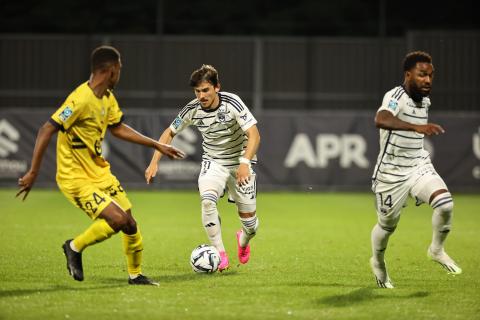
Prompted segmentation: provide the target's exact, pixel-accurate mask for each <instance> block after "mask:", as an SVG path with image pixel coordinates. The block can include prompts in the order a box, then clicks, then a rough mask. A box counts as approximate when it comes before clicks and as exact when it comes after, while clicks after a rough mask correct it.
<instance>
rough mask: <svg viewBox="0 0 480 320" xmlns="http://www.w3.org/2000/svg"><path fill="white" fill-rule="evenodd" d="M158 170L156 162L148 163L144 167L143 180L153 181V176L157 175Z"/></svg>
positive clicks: (148, 182)
mask: <svg viewBox="0 0 480 320" xmlns="http://www.w3.org/2000/svg"><path fill="white" fill-rule="evenodd" d="M157 171H158V164H157V163H156V162H155V163H150V165H149V166H148V167H147V169H145V180H146V181H147V184H150V182H151V181H153V178H154V177H155V176H156V175H157Z"/></svg>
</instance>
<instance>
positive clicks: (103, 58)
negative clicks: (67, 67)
mask: <svg viewBox="0 0 480 320" xmlns="http://www.w3.org/2000/svg"><path fill="white" fill-rule="evenodd" d="M119 59H120V52H119V51H118V50H117V49H115V48H114V47H111V46H100V47H97V48H95V49H94V50H93V51H92V55H91V56H90V70H91V71H92V72H93V71H97V70H103V69H106V68H108V67H109V66H110V65H111V64H112V63H118V60H119Z"/></svg>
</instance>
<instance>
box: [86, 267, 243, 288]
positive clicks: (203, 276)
mask: <svg viewBox="0 0 480 320" xmlns="http://www.w3.org/2000/svg"><path fill="white" fill-rule="evenodd" d="M237 275H238V272H237V271H234V270H229V271H226V272H222V273H220V272H215V273H194V272H189V273H184V274H172V275H148V277H149V278H151V279H153V280H155V281H157V282H158V283H160V286H161V285H162V283H177V282H188V281H201V280H207V279H211V278H212V277H214V278H220V277H232V276H237ZM95 281H97V282H101V283H118V284H121V283H123V284H125V283H127V279H124V278H98V279H95Z"/></svg>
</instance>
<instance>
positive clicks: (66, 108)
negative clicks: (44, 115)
mask: <svg viewBox="0 0 480 320" xmlns="http://www.w3.org/2000/svg"><path fill="white" fill-rule="evenodd" d="M84 112H85V105H84V104H83V103H81V102H79V101H76V100H74V99H73V98H71V97H68V98H67V100H65V102H64V103H63V104H62V106H61V107H60V108H58V109H57V111H55V113H54V114H53V115H52V116H51V119H52V120H53V121H54V122H55V123H56V124H58V125H59V127H60V130H62V131H66V130H68V129H69V128H70V127H71V126H72V125H73V124H74V123H75V121H76V120H77V119H79V118H81V116H82V114H83V113H84Z"/></svg>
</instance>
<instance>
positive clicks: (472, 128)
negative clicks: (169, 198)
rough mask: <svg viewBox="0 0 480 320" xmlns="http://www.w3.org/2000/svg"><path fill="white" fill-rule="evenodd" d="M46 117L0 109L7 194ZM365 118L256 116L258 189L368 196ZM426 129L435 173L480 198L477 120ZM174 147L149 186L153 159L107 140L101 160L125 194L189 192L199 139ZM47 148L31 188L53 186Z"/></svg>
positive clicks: (142, 123) (138, 113)
mask: <svg viewBox="0 0 480 320" xmlns="http://www.w3.org/2000/svg"><path fill="white" fill-rule="evenodd" d="M51 112H53V110H50V111H47V110H38V109H36V110H26V109H22V110H18V109H0V186H3V187H15V186H16V182H17V179H18V177H20V176H21V175H22V174H23V173H24V172H25V171H26V170H27V169H28V166H29V161H30V159H31V155H32V152H33V146H34V143H35V138H36V133H37V130H38V128H39V127H40V126H41V125H42V124H43V123H44V122H45V121H46V120H48V118H49V117H50V114H51ZM125 114H126V120H125V123H127V124H129V125H131V126H132V127H134V128H136V129H137V130H138V131H140V132H142V133H143V134H145V135H148V136H151V137H154V138H158V136H159V135H160V134H161V132H162V131H163V130H164V129H165V128H166V127H167V126H168V125H169V124H170V122H171V121H172V120H173V119H174V117H175V115H176V114H175V113H172V112H166V113H162V112H155V111H151V110H137V109H132V110H126V112H125ZM373 117H374V111H372V112H346V111H342V112H338V111H337V112H332V111H330V112H327V111H322V112H264V113H262V114H261V115H259V116H257V120H258V121H259V125H258V127H259V130H260V133H261V137H262V142H261V146H260V150H259V153H258V159H259V163H258V164H257V165H256V166H255V170H256V172H257V174H258V185H259V187H260V188H261V189H263V190H265V189H268V190H272V189H288V190H304V191H315V190H369V188H370V179H371V175H372V172H373V168H374V166H375V163H376V157H377V154H378V150H379V142H378V130H377V129H376V128H375V125H374V121H373ZM430 121H432V122H436V123H439V124H441V125H442V126H443V127H444V128H445V130H446V133H445V134H442V135H439V136H434V137H429V138H427V139H426V140H425V147H426V149H427V150H429V152H430V153H431V155H432V158H433V163H434V165H435V167H436V169H437V171H438V173H439V174H440V175H441V176H442V177H443V178H444V180H445V181H446V183H447V184H448V186H449V187H450V188H451V189H452V190H453V191H455V190H462V191H479V190H480V113H475V112H471V113H448V112H447V113H445V112H435V111H432V115H431V119H430ZM174 144H175V145H176V146H178V147H180V148H182V149H183V150H184V151H186V153H187V155H188V157H187V158H186V159H185V160H182V161H171V160H169V159H166V158H165V159H162V161H161V164H160V172H159V174H158V175H157V178H156V181H155V183H154V184H153V185H150V186H147V185H146V184H145V182H144V174H143V173H144V170H145V168H146V166H147V164H148V163H149V161H150V159H151V156H152V154H153V151H152V150H151V149H148V148H145V147H143V146H138V145H134V144H131V143H128V142H125V141H121V140H118V139H116V138H114V137H113V136H112V135H110V134H107V136H106V139H105V140H104V141H103V144H102V145H103V154H104V155H105V157H106V158H107V160H108V161H109V162H110V163H111V166H112V171H113V172H114V174H115V175H116V176H117V177H118V178H119V180H120V181H121V182H122V184H124V185H125V186H127V187H130V188H131V187H134V188H166V189H169V188H177V189H189V188H196V181H197V175H198V172H199V169H200V165H199V164H200V159H201V153H202V151H201V137H200V135H199V133H198V132H197V130H196V129H195V128H188V129H187V130H185V131H183V132H182V133H181V134H180V135H178V136H177V137H175V139H174ZM55 169H56V166H55V141H52V142H51V143H50V145H49V149H48V151H47V153H46V155H45V158H44V160H43V164H42V170H41V173H40V175H39V177H38V180H37V183H36V185H37V186H39V187H52V186H54V185H55Z"/></svg>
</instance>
